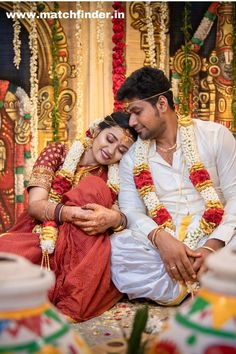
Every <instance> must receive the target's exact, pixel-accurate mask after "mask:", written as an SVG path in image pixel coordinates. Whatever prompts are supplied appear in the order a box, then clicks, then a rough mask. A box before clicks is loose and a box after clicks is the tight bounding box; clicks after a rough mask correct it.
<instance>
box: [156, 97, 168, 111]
mask: <svg viewBox="0 0 236 354" xmlns="http://www.w3.org/2000/svg"><path fill="white" fill-rule="evenodd" d="M156 105H157V108H158V109H159V110H160V112H162V113H164V112H166V110H167V108H168V101H167V98H166V97H165V96H160V97H159V98H158V100H157V103H156Z"/></svg>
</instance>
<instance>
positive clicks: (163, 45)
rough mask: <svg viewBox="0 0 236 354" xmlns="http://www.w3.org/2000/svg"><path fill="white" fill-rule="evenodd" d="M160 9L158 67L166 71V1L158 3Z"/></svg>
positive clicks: (167, 17)
mask: <svg viewBox="0 0 236 354" xmlns="http://www.w3.org/2000/svg"><path fill="white" fill-rule="evenodd" d="M160 11H161V18H160V29H161V31H160V60H159V61H160V64H159V69H160V70H162V71H164V73H165V72H166V54H167V48H166V42H167V36H166V33H167V31H168V27H167V22H168V19H169V6H168V4H167V2H161V3H160Z"/></svg>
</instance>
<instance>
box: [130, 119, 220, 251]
mask: <svg viewBox="0 0 236 354" xmlns="http://www.w3.org/2000/svg"><path fill="white" fill-rule="evenodd" d="M180 139H181V146H182V148H183V154H184V157H185V159H186V163H187V166H188V168H189V170H190V169H191V168H192V166H193V165H194V164H196V163H199V162H200V156H199V152H198V148H197V144H196V139H195V134H194V126H193V124H190V125H185V126H184V125H181V126H180ZM150 143H151V141H150V140H141V139H139V140H138V142H137V143H136V149H135V158H134V163H135V167H134V168H135V169H136V170H137V169H139V166H142V167H144V168H145V166H147V167H148V151H149V147H150ZM200 194H201V197H202V198H203V199H204V201H205V204H207V203H220V200H219V197H218V195H217V193H216V191H215V189H214V187H212V186H209V187H208V186H207V187H206V188H204V190H203V191H201V192H200ZM143 201H144V204H145V206H146V207H147V209H148V212H149V214H150V215H152V213H153V211H154V210H156V209H157V208H158V207H160V206H161V205H162V203H161V202H160V200H159V199H158V196H157V194H156V192H155V191H153V190H150V191H147V192H146V191H145V195H144V196H143ZM165 230H166V231H167V232H169V233H170V234H172V235H174V230H173V229H170V228H168V227H165ZM204 236H206V235H205V233H204V232H203V230H202V229H201V227H200V224H199V226H198V227H197V228H196V229H195V230H193V231H188V232H187V234H186V237H185V239H184V243H185V244H186V245H187V246H188V247H190V248H191V249H195V248H196V247H197V244H198V242H199V241H200V240H201V239H202V238H203V237H204Z"/></svg>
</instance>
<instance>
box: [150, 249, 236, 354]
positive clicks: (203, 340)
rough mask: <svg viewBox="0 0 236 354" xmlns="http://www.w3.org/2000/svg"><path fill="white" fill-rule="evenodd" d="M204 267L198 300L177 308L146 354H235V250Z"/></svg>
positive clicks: (213, 258)
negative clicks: (205, 270) (205, 269)
mask: <svg viewBox="0 0 236 354" xmlns="http://www.w3.org/2000/svg"><path fill="white" fill-rule="evenodd" d="M206 264H207V267H208V269H209V271H208V272H207V273H205V274H204V275H202V278H201V285H202V288H201V290H200V291H199V293H198V295H197V297H196V298H195V299H194V300H192V301H191V302H187V303H185V304H184V305H182V306H181V307H180V310H179V311H178V312H177V314H176V316H175V317H173V318H171V319H170V321H169V323H168V324H167V328H166V330H165V331H164V332H163V333H161V335H160V336H159V338H157V340H156V342H155V343H154V344H153V346H152V349H151V350H150V351H149V354H163V353H165V354H236V247H232V248H229V247H225V248H223V249H222V250H220V251H218V252H216V253H215V254H212V255H210V256H209V257H208V258H207V260H206Z"/></svg>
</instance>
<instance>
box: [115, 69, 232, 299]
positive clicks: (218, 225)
mask: <svg viewBox="0 0 236 354" xmlns="http://www.w3.org/2000/svg"><path fill="white" fill-rule="evenodd" d="M117 98H118V100H120V101H123V102H124V103H125V105H126V109H127V110H128V112H129V113H130V125H131V126H132V127H134V128H135V130H136V131H137V133H138V134H139V139H138V141H137V142H136V143H135V144H134V145H133V146H132V147H131V149H130V150H129V152H128V153H127V154H126V155H125V156H124V158H123V160H122V162H121V163H120V179H121V188H120V195H119V205H120V208H121V211H122V212H123V213H124V214H125V215H126V216H127V220H128V229H127V230H124V231H122V232H120V233H119V234H115V235H114V236H113V237H112V239H111V240H112V274H113V275H112V277H113V282H114V284H115V285H116V287H117V288H118V289H119V290H120V291H121V292H123V293H127V294H128V296H129V298H130V299H133V298H139V297H145V298H149V299H151V300H154V301H156V302H157V303H160V304H164V305H174V304H178V303H180V302H181V301H182V300H183V298H184V297H185V296H186V293H187V289H186V286H185V284H188V285H189V284H192V283H194V282H196V280H198V279H199V276H200V275H201V273H202V272H203V271H204V270H205V269H204V259H205V258H206V257H207V256H208V255H209V254H211V253H212V252H215V251H217V250H218V249H220V248H222V247H224V246H225V244H227V243H228V242H230V240H231V239H232V238H233V237H234V235H235V231H234V229H235V226H236V213H235V210H236V143H235V139H234V137H233V136H232V134H231V133H230V132H229V131H228V130H227V128H225V127H224V126H222V125H219V124H217V123H213V122H209V121H208V122H206V121H201V120H198V119H196V120H192V119H191V118H189V117H182V118H180V119H178V117H177V114H176V112H175V110H174V103H173V95H172V91H171V89H170V83H169V81H168V79H167V78H166V77H165V75H164V74H163V72H162V71H161V70H158V69H154V68H151V67H143V68H141V69H139V70H137V71H135V72H133V73H132V74H131V75H130V76H129V77H128V78H127V79H126V81H125V82H124V84H123V85H122V87H121V88H120V89H119V91H118V94H117ZM190 288H191V285H190Z"/></svg>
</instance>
